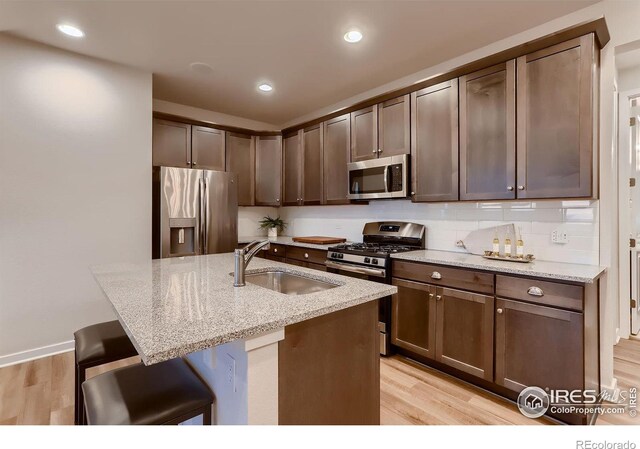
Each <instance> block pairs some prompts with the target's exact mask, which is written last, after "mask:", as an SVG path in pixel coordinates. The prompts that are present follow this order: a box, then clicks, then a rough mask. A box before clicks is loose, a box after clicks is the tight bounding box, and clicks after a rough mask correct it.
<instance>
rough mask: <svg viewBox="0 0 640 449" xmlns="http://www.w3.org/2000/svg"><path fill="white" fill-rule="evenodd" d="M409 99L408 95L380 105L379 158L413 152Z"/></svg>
mask: <svg viewBox="0 0 640 449" xmlns="http://www.w3.org/2000/svg"><path fill="white" fill-rule="evenodd" d="M409 98H410V96H409V95H408V94H407V95H403V96H402V97H398V98H394V99H393V100H387V101H385V102H384V103H380V104H379V105H378V139H379V144H378V148H379V150H380V151H379V152H378V156H379V157H388V156H395V155H397V154H409V153H410V152H411V148H410V144H409V135H410V120H409V103H410V101H409Z"/></svg>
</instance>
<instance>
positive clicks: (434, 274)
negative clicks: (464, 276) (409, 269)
mask: <svg viewBox="0 0 640 449" xmlns="http://www.w3.org/2000/svg"><path fill="white" fill-rule="evenodd" d="M431 279H442V275H441V274H440V273H439V272H438V271H434V272H433V273H431Z"/></svg>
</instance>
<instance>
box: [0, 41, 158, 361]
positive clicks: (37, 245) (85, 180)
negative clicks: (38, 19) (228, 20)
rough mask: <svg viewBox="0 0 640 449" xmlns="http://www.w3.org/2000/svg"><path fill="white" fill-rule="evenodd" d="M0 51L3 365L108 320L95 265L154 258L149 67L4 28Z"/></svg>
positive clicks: (58, 346) (0, 340)
mask: <svg viewBox="0 0 640 449" xmlns="http://www.w3.org/2000/svg"><path fill="white" fill-rule="evenodd" d="M0 61H2V63H1V64H0V365H2V364H4V363H10V362H12V361H16V360H19V359H24V358H27V357H30V356H35V355H38V354H40V353H46V352H51V351H55V350H62V349H65V348H67V347H70V343H69V342H70V340H72V339H73V332H74V331H75V330H76V329H79V328H81V327H83V326H86V325H88V324H92V323H96V322H100V321H106V320H110V319H114V314H113V313H112V311H111V308H110V306H109V304H108V303H107V301H106V299H105V298H104V297H103V295H102V293H101V291H100V289H99V288H98V286H97V284H96V282H95V281H94V279H93V278H92V276H91V274H90V272H89V266H90V265H92V264H104V263H110V262H116V261H123V260H127V261H134V260H138V259H148V258H149V257H150V254H151V181H150V180H151V114H152V110H151V104H152V93H151V74H149V73H142V72H140V71H137V70H133V69H130V68H126V67H123V66H119V65H115V64H111V63H106V62H103V61H99V60H96V59H90V58H86V57H82V56H79V55H76V54H73V53H69V52H65V51H60V50H56V49H54V48H52V47H47V46H43V45H39V44H34V43H30V42H28V41H24V40H20V39H16V38H12V37H7V36H2V35H0ZM49 345H54V346H52V347H49V348H45V349H42V350H41V351H40V352H38V351H37V350H36V351H32V352H27V353H22V354H14V355H13V356H9V355H10V354H13V353H18V352H21V351H31V350H35V349H37V348H41V347H44V346H49Z"/></svg>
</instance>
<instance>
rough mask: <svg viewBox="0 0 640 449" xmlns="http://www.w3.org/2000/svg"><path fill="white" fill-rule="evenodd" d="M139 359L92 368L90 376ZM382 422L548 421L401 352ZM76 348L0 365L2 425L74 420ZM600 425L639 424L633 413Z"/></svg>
mask: <svg viewBox="0 0 640 449" xmlns="http://www.w3.org/2000/svg"><path fill="white" fill-rule="evenodd" d="M614 355H615V362H614V369H615V376H616V377H617V378H618V382H619V386H620V388H622V389H628V388H629V387H631V386H635V387H640V341H632V340H622V341H621V342H620V343H619V344H618V345H617V346H616V347H615V351H614ZM137 361H138V358H137V357H132V358H130V359H126V360H122V361H119V362H114V363H111V364H108V365H103V366H99V367H96V368H91V369H90V370H88V372H87V378H91V377H93V376H96V375H98V374H100V373H102V372H105V371H108V370H110V369H113V368H118V367H121V366H126V365H129V364H131V363H135V362H137ZM380 383H381V391H380V398H381V401H380V402H381V404H380V418H381V422H382V424H392V425H398V424H524V425H540V424H549V423H550V421H548V420H545V419H538V420H530V419H528V418H525V417H524V416H522V415H521V414H520V412H519V411H518V409H517V407H516V406H515V405H514V404H513V403H511V402H509V401H506V400H504V399H501V398H499V397H497V396H494V395H492V394H490V393H487V392H485V391H483V390H480V389H478V388H475V387H473V386H471V385H468V384H465V383H464V382H461V381H458V380H456V379H453V378H451V377H449V376H447V375H445V374H442V373H440V372H438V371H436V370H432V369H429V368H426V367H424V366H422V365H419V364H417V363H414V362H412V361H410V360H407V359H404V358H402V357H399V356H393V357H389V358H384V359H381V362H380ZM73 384H74V359H73V352H67V353H64V354H59V355H55V356H51V357H45V358H42V359H38V360H34V361H31V362H26V363H22V364H19V365H13V366H9V367H6V368H0V425H2V424H73V404H74V397H73V389H74V385H73ZM597 424H640V418H631V417H630V416H629V415H628V414H624V415H607V416H601V417H599V418H598V421H597Z"/></svg>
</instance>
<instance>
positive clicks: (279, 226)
mask: <svg viewBox="0 0 640 449" xmlns="http://www.w3.org/2000/svg"><path fill="white" fill-rule="evenodd" d="M259 223H260V229H266V230H267V235H268V236H269V237H278V231H280V232H282V231H284V228H286V227H287V223H285V222H284V221H283V220H282V218H280V216H278V217H277V218H271V217H269V216H267V217H264V218H263V219H262V220H260V221H259Z"/></svg>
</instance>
